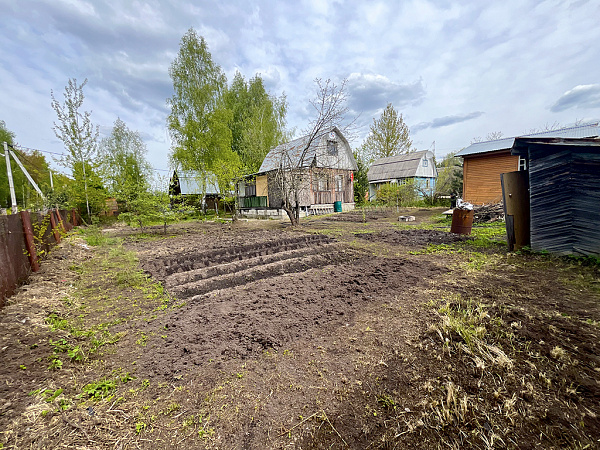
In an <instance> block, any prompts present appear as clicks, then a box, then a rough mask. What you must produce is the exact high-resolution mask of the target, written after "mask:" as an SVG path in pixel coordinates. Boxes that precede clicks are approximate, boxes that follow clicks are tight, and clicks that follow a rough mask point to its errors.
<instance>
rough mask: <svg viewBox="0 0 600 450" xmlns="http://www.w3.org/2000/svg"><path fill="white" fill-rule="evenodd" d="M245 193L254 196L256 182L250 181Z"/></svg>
mask: <svg viewBox="0 0 600 450" xmlns="http://www.w3.org/2000/svg"><path fill="white" fill-rule="evenodd" d="M244 194H245V196H246V197H254V196H255V195H256V184H254V183H252V184H250V183H248V184H246V187H245V189H244Z"/></svg>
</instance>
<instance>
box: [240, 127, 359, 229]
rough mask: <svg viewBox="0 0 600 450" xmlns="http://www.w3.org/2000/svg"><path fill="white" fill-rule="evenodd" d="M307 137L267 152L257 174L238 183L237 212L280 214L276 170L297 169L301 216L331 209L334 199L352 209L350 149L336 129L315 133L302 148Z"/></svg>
mask: <svg viewBox="0 0 600 450" xmlns="http://www.w3.org/2000/svg"><path fill="white" fill-rule="evenodd" d="M308 139H309V137H308V136H303V137H301V138H298V139H295V140H293V141H291V142H288V143H286V144H281V145H279V146H277V147H275V148H273V149H271V151H269V153H268V154H267V156H266V157H265V159H264V161H263V163H262V165H261V166H260V169H259V171H258V172H257V173H255V174H252V175H250V176H248V177H246V178H245V179H244V180H243V181H241V182H240V183H238V195H239V208H240V214H242V215H244V216H247V217H258V216H263V217H283V216H284V214H285V213H284V212H283V209H282V205H283V200H282V195H281V188H280V186H278V183H277V179H278V178H277V174H278V172H279V171H281V170H283V171H289V170H290V168H293V169H294V170H298V171H299V175H298V178H299V179H301V180H302V186H301V187H300V188H299V189H298V193H299V198H300V207H301V210H302V213H303V215H312V214H322V213H329V212H334V202H339V203H338V205H339V206H341V209H342V210H344V211H347V210H350V209H353V208H354V188H353V180H354V178H353V171H355V170H357V169H358V167H357V165H356V161H355V160H354V156H353V155H352V149H351V148H350V145H349V144H348V141H347V140H346V138H345V137H344V136H343V135H342V133H341V132H340V130H339V129H338V128H335V127H334V128H332V129H330V130H328V131H327V132H325V133H323V134H322V135H320V136H318V137H317V138H316V139H314V140H313V142H312V143H311V144H310V146H309V147H308V149H307V148H306V146H307V143H308ZM305 150H306V151H305Z"/></svg>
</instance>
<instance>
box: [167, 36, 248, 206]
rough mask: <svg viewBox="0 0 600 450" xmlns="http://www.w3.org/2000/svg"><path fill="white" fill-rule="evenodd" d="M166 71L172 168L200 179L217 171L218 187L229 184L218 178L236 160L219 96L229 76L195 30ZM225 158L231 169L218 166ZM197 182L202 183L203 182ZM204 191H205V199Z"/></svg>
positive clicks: (229, 115) (227, 117)
mask: <svg viewBox="0 0 600 450" xmlns="http://www.w3.org/2000/svg"><path fill="white" fill-rule="evenodd" d="M169 75H170V76H171V80H172V81H173V91H174V93H173V96H172V97H171V98H169V99H168V100H167V103H168V105H169V106H170V108H171V113H170V114H169V116H168V118H167V126H168V129H169V133H170V136H171V141H172V150H171V159H172V160H173V162H174V164H175V165H176V166H178V167H181V168H182V169H183V170H193V171H196V172H198V173H199V174H200V176H201V177H202V178H204V179H206V178H207V177H208V176H209V174H210V173H211V172H212V173H216V172H218V173H216V175H217V177H218V178H221V179H219V180H218V182H219V186H221V185H222V184H228V183H227V182H228V180H227V179H226V178H222V177H228V176H230V174H231V172H232V171H233V172H237V171H238V168H237V167H238V166H239V165H240V161H239V157H238V156H237V154H235V153H234V152H233V150H232V149H231V130H230V128H229V123H230V122H231V120H232V113H231V111H230V110H229V109H228V108H227V107H226V105H225V102H224V99H223V93H224V92H225V89H226V87H227V79H226V77H225V74H224V73H223V70H222V69H221V67H219V65H218V64H216V63H215V62H214V61H213V59H212V56H211V54H210V52H209V51H208V46H207V44H206V41H205V40H204V38H203V37H202V36H199V35H198V34H197V33H196V31H195V30H194V29H193V28H190V29H189V30H188V31H187V33H186V34H185V35H184V36H183V37H182V39H181V43H180V48H179V53H178V54H177V56H176V58H175V60H174V61H173V63H172V64H171V67H170V68H169ZM224 161H227V164H228V166H229V168H230V169H232V170H221V169H222V167H223V163H224ZM216 169H218V170H216ZM200 184H201V185H202V186H206V182H203V183H200ZM205 194H206V190H205V189H204V192H202V197H203V198H204V196H205Z"/></svg>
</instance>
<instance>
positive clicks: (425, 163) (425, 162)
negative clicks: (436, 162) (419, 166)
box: [423, 159, 429, 167]
mask: <svg viewBox="0 0 600 450" xmlns="http://www.w3.org/2000/svg"><path fill="white" fill-rule="evenodd" d="M428 164H429V161H427V160H426V159H423V167H427V165H428Z"/></svg>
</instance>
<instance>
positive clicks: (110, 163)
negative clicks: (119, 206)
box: [100, 119, 152, 210]
mask: <svg viewBox="0 0 600 450" xmlns="http://www.w3.org/2000/svg"><path fill="white" fill-rule="evenodd" d="M146 153H147V150H146V145H145V144H144V141H143V140H142V138H141V137H140V134H139V133H138V132H137V131H132V130H130V129H129V128H127V125H126V124H125V122H123V121H122V120H121V119H117V120H116V121H115V124H114V126H113V129H112V132H111V134H110V136H109V137H107V138H104V139H102V141H101V142H100V155H101V160H102V174H103V177H104V179H105V181H106V186H107V188H108V193H109V194H110V195H111V196H113V197H115V198H116V199H117V201H118V202H119V203H123V204H124V207H125V209H126V210H127V209H129V203H130V202H131V201H132V200H135V199H136V198H137V197H138V195H139V194H140V193H143V192H145V191H147V190H148V187H149V180H150V178H151V176H152V172H151V170H152V169H151V167H150V164H149V163H148V161H147V160H146Z"/></svg>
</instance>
